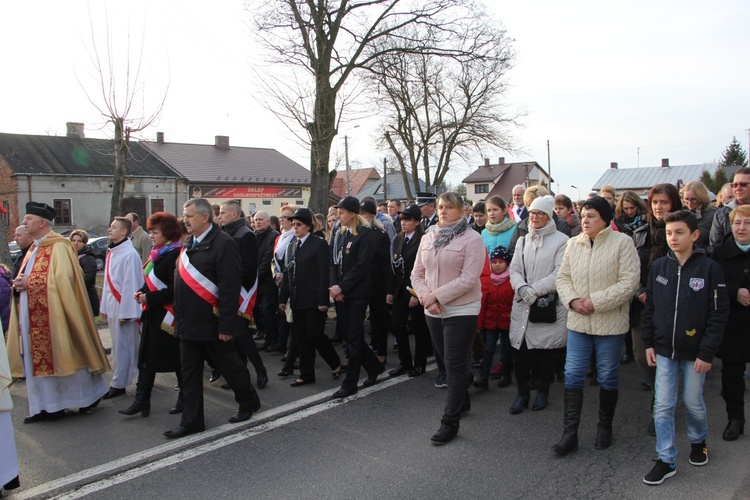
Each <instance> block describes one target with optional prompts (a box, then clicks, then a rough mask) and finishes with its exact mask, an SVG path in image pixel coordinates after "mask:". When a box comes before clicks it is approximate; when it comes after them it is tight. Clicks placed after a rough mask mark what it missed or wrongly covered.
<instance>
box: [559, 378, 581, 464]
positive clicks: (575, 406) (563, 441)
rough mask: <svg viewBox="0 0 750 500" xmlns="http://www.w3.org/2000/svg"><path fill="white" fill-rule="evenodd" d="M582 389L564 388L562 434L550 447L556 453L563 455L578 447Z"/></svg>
mask: <svg viewBox="0 0 750 500" xmlns="http://www.w3.org/2000/svg"><path fill="white" fill-rule="evenodd" d="M582 406H583V391H581V390H573V389H565V414H564V417H563V426H564V430H563V435H562V438H560V441H559V442H558V443H557V444H556V445H555V446H553V447H552V450H553V451H554V452H555V453H557V454H558V455H561V456H564V455H567V454H568V453H570V452H571V451H575V450H577V449H578V424H580V423H581V407H582Z"/></svg>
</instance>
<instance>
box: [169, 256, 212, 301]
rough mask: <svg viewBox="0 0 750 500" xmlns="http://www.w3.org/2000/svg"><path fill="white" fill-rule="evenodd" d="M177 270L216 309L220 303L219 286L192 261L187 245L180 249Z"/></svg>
mask: <svg viewBox="0 0 750 500" xmlns="http://www.w3.org/2000/svg"><path fill="white" fill-rule="evenodd" d="M177 271H178V272H179V273H180V277H181V278H182V280H183V281H184V282H185V283H187V285H188V286H189V287H190V289H191V290H193V291H194V292H195V293H197V294H198V296H199V297H200V298H202V299H203V300H205V301H206V302H208V303H209V304H211V305H212V306H213V307H214V309H215V308H216V307H218V305H219V287H218V286H216V284H214V283H213V282H212V281H211V280H210V279H208V278H206V277H205V276H203V275H202V274H201V272H200V271H198V269H196V268H195V266H193V265H192V264H191V263H190V258H189V257H188V255H187V252H186V251H185V247H183V248H182V250H180V259H179V260H178V261H177Z"/></svg>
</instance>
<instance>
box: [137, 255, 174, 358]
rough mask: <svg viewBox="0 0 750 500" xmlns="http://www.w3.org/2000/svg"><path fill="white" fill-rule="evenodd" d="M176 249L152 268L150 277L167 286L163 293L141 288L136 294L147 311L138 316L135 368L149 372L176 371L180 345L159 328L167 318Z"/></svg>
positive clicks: (145, 287)
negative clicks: (139, 295) (143, 295)
mask: <svg viewBox="0 0 750 500" xmlns="http://www.w3.org/2000/svg"><path fill="white" fill-rule="evenodd" d="M179 256H180V249H179V248H175V249H174V250H170V251H169V252H167V253H165V254H164V255H163V256H162V257H161V259H159V260H158V261H157V262H156V263H155V264H154V269H153V271H154V274H155V275H156V277H157V278H159V279H160V280H161V281H162V283H164V284H165V285H167V288H165V289H164V290H157V291H153V292H150V291H149V289H148V285H143V288H141V289H140V292H141V293H143V294H145V295H146V304H147V306H148V307H147V309H146V310H145V311H143V314H142V315H141V322H142V323H143V328H141V343H140V346H139V349H138V368H139V369H147V370H149V371H152V372H174V371H177V370H179V369H180V341H179V340H177V337H175V336H174V335H170V334H169V333H167V332H165V331H164V330H162V328H161V323H162V321H163V320H164V316H165V315H166V314H167V310H166V309H165V308H164V306H165V305H167V304H171V303H172V300H173V298H174V282H175V266H176V264H177V258H178V257H179Z"/></svg>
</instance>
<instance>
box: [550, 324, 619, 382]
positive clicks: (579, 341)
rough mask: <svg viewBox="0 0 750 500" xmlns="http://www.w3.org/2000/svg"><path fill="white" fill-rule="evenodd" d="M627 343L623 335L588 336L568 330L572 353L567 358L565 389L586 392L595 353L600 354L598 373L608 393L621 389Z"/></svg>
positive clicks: (597, 362) (570, 351)
mask: <svg viewBox="0 0 750 500" xmlns="http://www.w3.org/2000/svg"><path fill="white" fill-rule="evenodd" d="M624 342H625V334H624V333H623V334H621V335H588V334H586V333H579V332H574V331H573V330H568V353H567V355H566V357H565V388H566V389H570V390H577V391H582V390H583V386H584V382H585V381H586V371H587V370H588V366H589V360H590V359H591V352H592V351H593V352H596V374H597V380H598V381H599V385H600V387H601V388H602V389H604V390H606V391H616V390H619V387H620V386H619V384H620V355H621V353H622V346H623V344H624Z"/></svg>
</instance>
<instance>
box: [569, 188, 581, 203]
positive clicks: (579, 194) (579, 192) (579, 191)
mask: <svg viewBox="0 0 750 500" xmlns="http://www.w3.org/2000/svg"><path fill="white" fill-rule="evenodd" d="M570 187H572V188H573V189H578V187H576V186H574V185H573V184H571V185H570ZM578 199H579V200H580V199H581V190H580V189H578ZM576 201H578V200H576Z"/></svg>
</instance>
